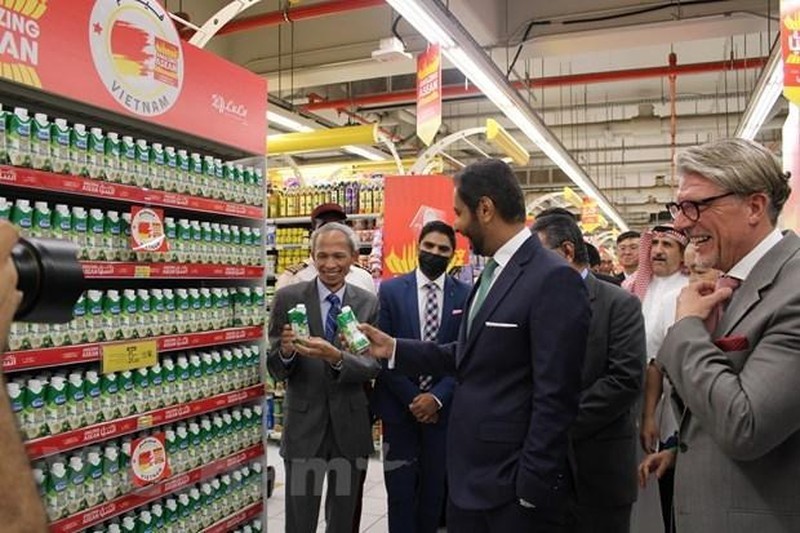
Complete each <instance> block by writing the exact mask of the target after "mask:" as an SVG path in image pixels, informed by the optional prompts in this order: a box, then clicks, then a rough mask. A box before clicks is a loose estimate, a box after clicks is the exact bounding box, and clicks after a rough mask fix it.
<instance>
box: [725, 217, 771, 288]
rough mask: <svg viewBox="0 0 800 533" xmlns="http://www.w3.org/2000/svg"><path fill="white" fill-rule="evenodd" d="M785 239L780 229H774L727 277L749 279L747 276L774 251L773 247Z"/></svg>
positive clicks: (734, 266) (741, 279) (740, 279)
mask: <svg viewBox="0 0 800 533" xmlns="http://www.w3.org/2000/svg"><path fill="white" fill-rule="evenodd" d="M781 239H783V234H782V233H781V230H779V229H778V228H775V229H773V230H772V231H771V232H770V234H769V235H767V236H766V237H764V239H763V240H762V241H761V242H760V243H758V244H757V245H756V247H755V248H753V249H752V250H750V252H749V253H748V254H747V255H746V256H744V257H742V258H741V259H740V260H739V262H738V263H736V264H735V265H733V268H731V269H730V270H729V271H728V272H727V273H726V274H725V275H726V276H730V277H732V278H736V279H738V280H739V281H744V280H746V279H747V276H749V275H750V272H751V271H752V270H753V268H754V267H755V266H756V263H758V262H759V261H760V260H761V258H762V257H764V256H765V255H767V252H769V251H770V250H772V248H773V246H775V245H776V244H778V243H779V242H781Z"/></svg>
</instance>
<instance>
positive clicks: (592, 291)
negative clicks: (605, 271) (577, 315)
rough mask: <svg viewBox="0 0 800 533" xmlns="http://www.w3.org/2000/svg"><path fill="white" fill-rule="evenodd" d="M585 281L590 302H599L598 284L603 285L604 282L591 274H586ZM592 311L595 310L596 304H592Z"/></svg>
mask: <svg viewBox="0 0 800 533" xmlns="http://www.w3.org/2000/svg"><path fill="white" fill-rule="evenodd" d="M584 281H585V282H586V292H588V293H589V301H590V302H594V301H595V300H597V290H598V287H597V284H598V283H602V281H600V280H598V279H597V278H596V277H594V276H593V275H592V273H591V272H589V273H588V274H586V279H585V280H584ZM592 309H594V303H592Z"/></svg>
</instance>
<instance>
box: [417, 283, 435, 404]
mask: <svg viewBox="0 0 800 533" xmlns="http://www.w3.org/2000/svg"><path fill="white" fill-rule="evenodd" d="M425 290H426V291H427V295H426V297H425V325H424V327H423V329H422V340H424V341H434V342H435V341H436V335H437V334H438V333H439V300H438V299H437V298H436V291H437V290H438V287H437V286H436V284H435V283H434V282H432V281H431V282H428V283H427V284H425ZM431 385H433V376H430V375H421V376H420V377H419V390H421V391H422V392H426V391H428V390H430V388H431Z"/></svg>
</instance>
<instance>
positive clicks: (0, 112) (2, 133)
mask: <svg viewBox="0 0 800 533" xmlns="http://www.w3.org/2000/svg"><path fill="white" fill-rule="evenodd" d="M7 127H8V111H6V110H5V109H3V105H2V104H0V164H6V163H7V162H8V139H7V138H6V128H7Z"/></svg>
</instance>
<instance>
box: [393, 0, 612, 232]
mask: <svg viewBox="0 0 800 533" xmlns="http://www.w3.org/2000/svg"><path fill="white" fill-rule="evenodd" d="M387 3H388V4H389V5H391V6H392V8H394V10H395V11H397V12H398V13H399V14H400V15H402V17H403V18H404V19H406V21H408V23H409V24H411V25H412V26H414V28H416V29H417V31H419V32H420V33H421V34H422V36H423V37H425V38H426V39H427V40H428V41H430V42H432V43H438V44H440V45H441V48H442V54H444V56H445V57H446V58H447V59H449V60H450V62H451V63H453V65H454V66H455V67H456V68H458V69H459V70H460V71H461V72H462V74H464V75H465V76H466V77H467V78H469V80H470V81H471V82H472V83H474V84H475V86H476V87H478V88H479V89H480V90H481V91H482V92H483V94H484V95H485V96H486V97H487V98H488V99H489V100H491V101H492V103H494V104H495V105H496V106H497V107H498V108H499V109H500V111H502V112H503V114H505V116H506V117H508V118H509V119H510V120H511V122H513V123H514V124H515V125H516V126H517V127H518V128H519V129H520V130H521V131H522V132H523V133H524V134H525V135H527V136H528V138H529V139H530V140H531V141H533V142H534V143H535V144H536V145H537V146H538V147H539V149H540V150H542V152H544V154H545V155H546V156H547V157H549V158H550V159H551V160H552V161H553V162H554V163H555V164H556V165H558V167H559V168H561V170H562V171H563V172H564V173H565V174H566V175H567V176H569V177H570V179H572V181H574V182H575V184H576V185H578V187H580V188H581V190H583V192H584V193H585V194H587V195H588V196H590V197H591V198H594V200H595V201H596V202H597V205H598V207H599V208H600V209H601V210H602V211H603V212H604V213H605V214H606V215H607V216H608V217H609V218H610V219H611V220H612V221H613V222H614V224H616V225H617V226H619V228H620V229H621V230H622V231H625V230H626V229H628V225H627V224H626V223H625V221H624V220H623V219H622V217H621V216H620V214H619V213H618V212H617V210H616V209H614V207H613V206H612V205H611V203H610V202H609V201H608V199H607V198H606V197H605V195H604V194H603V193H602V192H601V191H600V189H598V188H597V185H595V183H594V182H593V181H592V180H591V178H590V177H589V175H588V174H587V173H586V171H584V170H583V168H582V167H581V166H580V165H579V164H578V163H577V161H575V160H574V159H573V158H572V156H571V155H569V152H567V149H566V148H564V146H563V145H562V144H561V141H559V140H558V138H557V137H556V136H555V135H554V134H553V133H552V132H551V131H550V130H549V129H548V128H547V126H546V125H545V124H544V122H542V119H541V118H539V116H538V115H537V114H536V113H535V112H534V111H533V109H531V107H530V105H529V104H528V102H526V101H525V99H524V98H522V97H521V96H520V95H519V93H518V92H517V91H516V89H514V88H513V87H512V86H511V85H510V84H509V83H508V80H507V79H506V78H505V76H504V75H503V73H502V72H500V70H499V69H498V68H497V65H495V63H494V62H493V61H492V60H491V59H490V58H489V57H488V56H487V55H486V52H484V51H483V49H481V47H480V46H479V45H478V43H476V42H475V40H474V39H473V38H472V36H471V35H470V34H469V32H467V30H466V29H465V28H464V27H463V26H462V25H461V24H460V23H459V22H458V20H456V19H455V17H453V16H452V14H450V13H449V12H448V11H447V9H446V8H445V7H444V6H443V5H442V3H441V1H439V0H387Z"/></svg>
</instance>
